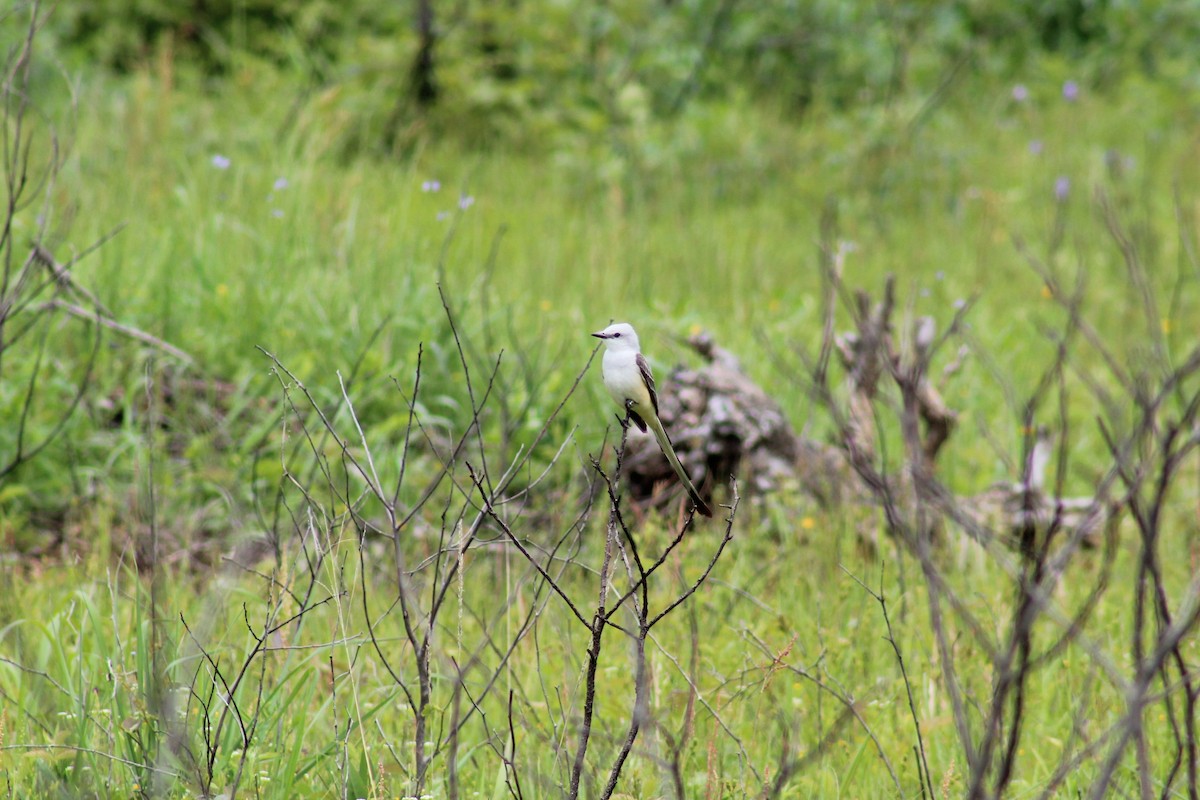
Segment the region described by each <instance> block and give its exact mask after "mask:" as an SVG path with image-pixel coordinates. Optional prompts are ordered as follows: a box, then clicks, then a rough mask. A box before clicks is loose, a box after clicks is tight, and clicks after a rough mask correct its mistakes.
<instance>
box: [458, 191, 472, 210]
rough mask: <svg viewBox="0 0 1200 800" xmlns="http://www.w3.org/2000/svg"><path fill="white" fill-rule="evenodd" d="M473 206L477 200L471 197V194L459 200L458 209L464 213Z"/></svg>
mask: <svg viewBox="0 0 1200 800" xmlns="http://www.w3.org/2000/svg"><path fill="white" fill-rule="evenodd" d="M473 205H475V198H474V197H471V195H469V194H468V195H463V196H462V197H460V198H458V207H459V209H460V210H462V211H466V210H467V209H468V208H470V207H471V206H473Z"/></svg>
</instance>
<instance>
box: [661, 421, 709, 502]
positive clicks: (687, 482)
mask: <svg viewBox="0 0 1200 800" xmlns="http://www.w3.org/2000/svg"><path fill="white" fill-rule="evenodd" d="M645 417H646V422H648V423H649V424H650V428H651V429H652V430H653V431H654V438H655V439H658V446H659V447H661V448H662V451H663V455H665V456H666V457H667V461H669V462H670V464H671V469H673V470H675V474H676V475H678V476H679V481H680V482H681V483H682V484H683V488H685V489H687V493H688V496H689V497H691V498H692V502H693V503H694V504H695V506H696V510H697V511H699V512H700V513H701V514H703V515H704V516H706V517H711V516H712V509H711V508H709V507H708V503H706V502H704V498H702V497H701V496H700V493H699V492H697V491H696V487H695V486H694V485H693V484H692V479H691V478H689V477H688V474H687V472H685V471H684V469H683V464H680V463H679V456H677V455H675V446H674V445H673V444H671V439H670V437H668V436H667V432H666V430H664V429H663V426H662V422H660V421H659V419H658V415H657V414H646V415H645Z"/></svg>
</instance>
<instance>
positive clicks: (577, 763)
mask: <svg viewBox="0 0 1200 800" xmlns="http://www.w3.org/2000/svg"><path fill="white" fill-rule="evenodd" d="M628 416H629V412H628V409H626V419H625V421H624V422H623V423H622V425H621V443H620V445H619V446H618V447H617V466H616V468H615V469H614V470H613V473H614V474H615V475H618V476H619V475H620V474H621V462H622V461H623V460H624V458H625V444H626V442H627V441H628V439H629V419H628ZM617 509H618V506H617V504H615V503H614V504H613V507H612V511H611V513H610V514H609V518H608V526H607V531H606V534H605V537H604V560H603V561H602V562H601V563H600V591H599V596H598V598H597V600H596V613H595V615H594V616H593V617H592V621H591V623H590V624H589V625H588V627H589V628H590V629H591V633H592V639H591V644H590V645H589V646H588V660H587V675H586V678H585V679H584V695H583V724H582V725H581V726H580V729H579V742H578V744H577V745H576V749H575V760H574V763H573V764H572V767H571V783H570V788H569V789H568V797H569V798H570V800H577V798H578V797H579V781H580V778H581V777H582V776H583V761H584V757H585V756H586V755H587V746H588V738H589V737H590V736H591V734H592V715H593V713H594V712H595V708H596V670H597V669H598V668H599V666H600V644H601V640H602V637H603V636H604V627H605V624H606V619H605V614H604V607H605V603H606V602H607V600H608V569H609V565H610V564H611V563H612V556H613V547H614V545H615V543H616V538H617V513H618V510H617ZM578 615H579V614H578V612H576V616H578Z"/></svg>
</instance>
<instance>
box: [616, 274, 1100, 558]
mask: <svg viewBox="0 0 1200 800" xmlns="http://www.w3.org/2000/svg"><path fill="white" fill-rule="evenodd" d="M854 300H855V304H856V309H855V310H856V314H855V317H856V322H857V329H856V330H854V331H851V332H846V333H843V334H840V335H838V336H837V337H836V339H835V342H834V347H835V349H836V350H837V352H838V354H839V356H840V358H841V362H842V365H843V367H844V369H845V375H846V378H845V383H844V386H843V389H844V396H845V397H846V403H847V407H848V408H847V416H846V419H847V423H848V424H847V426H846V427H847V428H848V430H847V431H844V433H845V435H846V436H847V437H852V438H853V441H852V442H847V443H846V446H845V447H835V446H831V445H827V444H824V443H821V442H816V441H813V440H811V439H807V438H805V437H802V436H800V435H798V434H797V433H796V431H795V430H794V429H793V428H792V426H791V424H790V422H789V421H788V419H787V417H786V416H785V415H784V413H783V410H782V409H781V408H780V406H779V405H778V404H777V403H776V402H775V401H774V400H772V399H771V397H770V396H768V395H767V393H766V392H764V391H763V390H762V388H761V387H760V386H758V385H757V384H756V383H755V382H754V381H753V380H751V379H750V377H749V376H748V375H746V373H745V372H744V371H743V369H742V366H741V363H740V361H739V360H738V358H737V357H736V356H735V355H733V354H732V353H731V352H729V351H728V350H726V349H724V348H721V347H719V346H717V344H716V343H715V341H714V340H713V338H712V337H711V336H710V335H709V334H707V333H701V334H698V335H696V336H693V337H692V338H691V339H689V340H688V344H689V345H690V346H691V347H692V349H693V350H695V351H696V353H697V354H699V355H700V356H701V358H702V359H703V360H704V362H705V363H704V364H703V365H702V366H700V367H699V368H696V369H690V368H687V367H677V368H675V369H674V370H673V371H671V372H670V374H668V375H667V376H666V378H665V379H664V380H663V381H662V385H661V386H660V391H659V412H660V416H661V418H662V420H663V424H664V425H665V426H666V428H667V430H668V432H669V433H670V435H671V439H672V441H673V442H674V443H675V449H676V452H677V453H678V455H679V460H680V462H681V463H682V464H683V465H684V467H685V468H686V469H687V470H688V472H689V474H690V475H691V476H692V479H693V481H694V482H695V483H696V485H697V487H698V488H699V489H700V491H701V493H702V494H704V495H705V497H706V498H711V496H712V493H713V491H714V490H715V488H716V487H717V486H718V485H720V484H723V483H724V482H725V481H726V480H728V478H729V476H731V475H736V476H737V477H738V480H739V482H740V483H741V485H742V486H744V487H746V489H747V494H752V495H760V496H761V495H766V494H770V493H774V492H798V493H799V494H801V495H804V496H806V497H808V498H809V499H810V500H812V501H813V502H815V503H817V504H819V505H820V506H822V507H836V506H844V505H866V504H869V503H871V502H872V501H871V500H870V492H868V491H867V490H866V487H864V486H863V485H862V483H861V481H860V480H859V478H858V476H857V474H856V473H855V472H854V470H853V469H852V467H851V465H850V463H849V460H848V457H847V451H848V449H849V448H850V447H851V446H852V447H854V448H857V451H858V452H859V453H860V454H864V453H865V454H874V453H876V452H877V436H878V433H877V431H876V428H875V419H876V404H877V403H879V402H882V399H881V397H880V393H881V392H882V390H883V388H884V387H886V386H887V385H888V382H899V381H901V380H912V381H915V385H914V388H913V394H914V397H915V401H916V411H917V414H918V415H919V417H920V420H921V424H922V430H921V448H920V449H921V457H922V458H923V459H924V465H923V466H924V468H925V469H927V470H928V474H930V475H932V474H935V473H936V467H937V459H938V456H939V454H940V453H941V452H942V450H943V448H944V446H945V444H946V442H947V441H948V440H949V438H950V435H951V433H952V432H953V431H954V429H955V424H956V422H957V418H958V415H957V413H956V412H955V411H954V410H953V409H951V408H950V407H949V406H948V405H947V404H946V402H945V400H944V399H943V397H942V394H941V392H940V391H939V389H938V387H937V386H936V385H935V384H934V382H933V381H932V380H930V378H929V373H928V369H927V368H928V364H929V360H930V357H931V352H932V348H933V346H934V343H935V340H936V327H935V323H934V321H933V320H932V319H931V318H928V317H922V318H920V319H918V320H916V322H915V323H914V328H913V334H912V337H911V339H910V347H909V348H908V350H909V352H907V353H902V352H901V351H900V349H899V348H898V347H897V345H896V342H895V337H894V335H893V325H892V315H893V313H894V310H895V307H896V303H895V295H894V282H893V281H891V280H890V279H889V281H888V283H887V284H886V285H885V288H884V295H883V299H882V300H881V301H880V302H878V303H875V304H872V301H871V298H870V295H869V294H867V293H866V292H865V291H859V292H857V293H856V294H855V296H854ZM964 356H965V351H964V350H960V351H959V353H958V356H957V357H956V358H955V359H954V360H953V361H952V363H951V364H949V365H948V366H947V367H945V368H944V369H943V370H942V372H941V376H942V379H945V378H947V377H949V376H950V375H952V374H954V373H955V372H956V371H957V370H958V369H959V368H960V367H961V365H962V361H963V358H964ZM1049 452H1050V451H1049V449H1048V445H1046V446H1043V447H1041V448H1040V449H1037V450H1035V457H1036V458H1038V459H1041V460H1040V461H1039V462H1038V463H1036V464H1034V465H1033V468H1032V469H1031V470H1030V471H1029V474H1030V480H1029V485H1025V484H1024V483H1021V482H1020V480H1019V476H1016V477H1017V478H1018V480H1017V481H1015V482H999V483H996V484H994V485H992V486H990V487H988V488H987V489H986V490H984V491H983V492H981V493H979V494H977V495H974V496H964V497H957V498H949V497H948V498H947V499H952V500H953V502H954V503H955V504H956V505H957V506H958V507H959V508H960V509H961V512H962V513H961V514H960V515H951V517H952V518H953V517H955V516H959V517H961V519H960V522H962V523H965V524H966V525H967V526H968V527H971V528H972V530H973V531H974V532H975V533H978V532H979V531H988V532H989V533H990V535H995V536H999V537H1001V539H1003V540H1005V541H1007V542H1010V543H1012V544H1013V545H1014V546H1017V547H1019V546H1021V544H1020V543H1021V542H1022V541H1024V540H1026V539H1027V538H1028V535H1029V532H1030V531H1032V530H1045V529H1046V528H1047V527H1049V526H1050V525H1052V524H1053V525H1055V526H1058V527H1059V528H1060V529H1061V528H1066V529H1076V528H1080V527H1086V528H1087V529H1088V531H1089V532H1091V533H1094V536H1091V537H1090V539H1091V540H1093V541H1095V540H1098V538H1099V535H1100V532H1101V529H1102V527H1103V524H1104V522H1105V521H1106V520H1107V519H1108V518H1109V517H1110V516H1111V514H1112V511H1113V510H1112V509H1108V508H1102V507H1099V506H1097V504H1096V503H1095V501H1094V500H1093V498H1090V497H1076V498H1062V499H1056V498H1055V497H1053V495H1052V494H1049V493H1047V492H1046V490H1045V487H1044V485H1043V482H1044V476H1045V468H1046V462H1047V461H1048V460H1049ZM912 468H913V465H911V464H909V465H906V469H905V470H904V473H905V474H902V475H899V476H897V480H896V483H895V486H896V487H897V488H898V489H899V490H901V491H904V490H906V489H905V487H906V486H908V485H909V484H910V482H911V480H910V478H911V469H912ZM625 479H626V481H627V482H628V484H629V489H630V494H631V497H632V499H633V501H634V503H635V504H638V505H640V506H642V507H660V508H661V507H665V506H666V505H667V504H668V503H670V502H672V500H673V499H674V498H677V497H678V495H679V492H678V487H677V486H676V485H675V484H676V483H677V480H676V478H675V477H674V474H673V472H672V470H671V467H670V465H669V464H668V463H667V461H666V459H665V458H664V457H663V456H662V453H661V452H660V451H659V449H658V446H657V444H656V443H655V441H654V439H653V438H652V437H651V436H649V435H647V434H642V433H640V432H638V431H637V430H631V431H630V434H629V444H628V452H627V454H626V463H625Z"/></svg>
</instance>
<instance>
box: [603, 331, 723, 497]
mask: <svg viewBox="0 0 1200 800" xmlns="http://www.w3.org/2000/svg"><path fill="white" fill-rule="evenodd" d="M592 336H595V337H596V338H597V339H603V340H604V344H605V351H604V360H603V361H601V362H600V367H601V373H602V374H603V376H604V386H605V388H606V389H608V393H609V394H610V395H612V398H613V400H616V401H617V405H619V406H620V407H621V408H628V410H629V417H630V419H632V420H633V422H634V424H635V425H637V426H638V428H639V429H640V430H641V431H642V432H645V431H646V427H647V426H649V427H650V430H652V431H653V432H654V438H655V439H657V440H658V446H659V447H661V448H662V451H663V455H665V456H666V457H667V461H669V462H670V464H671V469H673V470H675V474H676V475H678V476H679V481H680V482H681V483H682V484H683V487H684V488H685V489H687V493H688V496H690V497H691V498H692V503H694V504H695V506H696V510H697V511H699V512H700V513H701V514H703V515H704V516H706V517H711V516H712V509H710V508H709V507H708V503H705V502H704V499H703V498H702V497H700V493H699V492H697V491H696V487H695V486H694V485H693V484H692V480H691V478H689V477H688V474H687V473H686V472H684V470H683V465H682V464H680V463H679V457H678V456H677V455H675V446H674V445H672V444H671V439H670V438H669V437H668V436H667V432H666V430H665V429H663V424H662V421H661V420H659V418H658V394H657V393H656V392H655V391H654V376H652V375H651V374H650V364H649V363H647V361H646V357H645V356H643V355H642V353H641V350H640V348H639V347H638V337H637V333H636V332H635V331H634V330H633V326H632V325H630V324H629V323H627V322H618V323H616V324H614V325H609V326H608V327H607V328H605V329H604V330H602V331H600V332H599V333H593V334H592Z"/></svg>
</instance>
